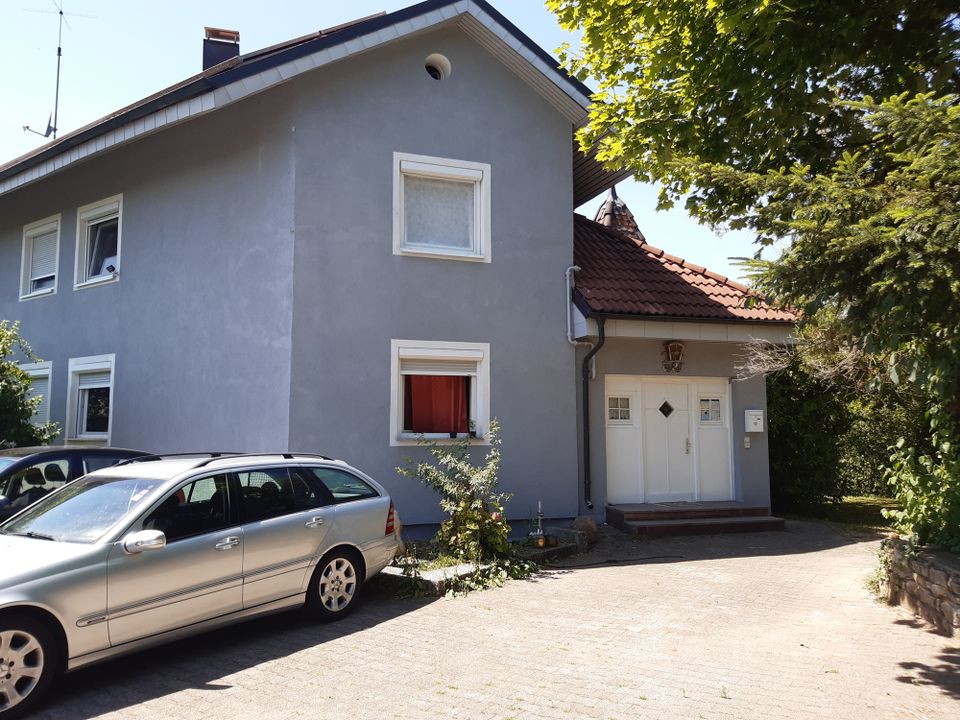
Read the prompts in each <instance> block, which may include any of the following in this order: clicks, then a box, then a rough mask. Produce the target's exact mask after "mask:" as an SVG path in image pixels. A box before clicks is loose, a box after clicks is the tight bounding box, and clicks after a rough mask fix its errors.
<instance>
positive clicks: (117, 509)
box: [0, 476, 164, 543]
mask: <svg viewBox="0 0 960 720" xmlns="http://www.w3.org/2000/svg"><path fill="white" fill-rule="evenodd" d="M163 482H164V481H163V480H160V479H144V478H116V477H105V476H88V477H85V478H81V479H79V480H76V481H74V482H72V483H70V484H69V485H67V486H66V487H64V488H63V490H61V491H60V492H57V493H53V494H52V495H50V496H49V497H47V498H44V499H43V500H42V501H40V502H39V503H37V505H36V506H35V507H33V508H31V509H30V510H28V511H26V512H25V513H23V514H22V515H20V516H18V517H17V518H15V519H13V520H11V521H9V522H6V523H4V524H3V525H0V533H3V534H5V535H26V536H28V537H37V538H44V539H50V540H62V541H64V542H79V543H92V542H96V541H97V540H98V539H99V538H101V537H102V536H103V535H104V533H106V532H107V530H109V529H110V528H111V527H113V526H114V525H115V524H116V523H117V522H119V521H120V519H121V518H123V516H124V515H126V514H127V513H129V512H130V511H132V510H134V509H136V508H138V507H140V506H141V505H143V504H144V502H145V501H146V500H147V498H148V497H149V496H150V494H151V492H152V491H153V490H156V489H157V488H158V487H160V485H162V484H163Z"/></svg>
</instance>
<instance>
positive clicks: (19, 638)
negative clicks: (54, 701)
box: [0, 614, 60, 720]
mask: <svg viewBox="0 0 960 720" xmlns="http://www.w3.org/2000/svg"><path fill="white" fill-rule="evenodd" d="M59 667H60V659H59V657H58V653H57V644H56V641H55V640H54V637H53V634H52V633H51V632H50V630H49V629H47V627H46V626H45V625H44V624H43V623H41V622H39V621H37V620H35V619H33V618H31V617H28V616H24V615H20V614H10V615H5V616H3V617H0V718H2V719H3V720H12V718H16V717H20V716H21V715H23V714H25V713H28V712H30V711H31V710H32V709H33V708H35V707H36V706H37V705H38V704H39V703H40V702H42V701H43V699H44V696H45V695H46V694H47V692H48V690H49V688H50V685H51V684H52V683H53V681H54V679H55V677H56V675H57V673H58V670H59Z"/></svg>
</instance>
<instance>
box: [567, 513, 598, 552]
mask: <svg viewBox="0 0 960 720" xmlns="http://www.w3.org/2000/svg"><path fill="white" fill-rule="evenodd" d="M573 529H574V530H579V531H580V532H582V533H583V534H584V535H585V536H586V538H587V542H588V543H589V544H590V545H594V544H595V543H596V542H597V540H599V539H600V534H599V532H598V531H597V523H596V522H595V521H594V519H593V518H592V517H590V516H589V515H581V516H579V517H578V518H576V519H575V520H574V521H573Z"/></svg>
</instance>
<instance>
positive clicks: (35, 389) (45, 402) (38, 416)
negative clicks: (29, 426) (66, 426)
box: [27, 375, 50, 423]
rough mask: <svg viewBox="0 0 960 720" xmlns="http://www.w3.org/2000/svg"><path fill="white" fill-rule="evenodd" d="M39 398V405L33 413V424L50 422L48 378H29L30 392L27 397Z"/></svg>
mask: <svg viewBox="0 0 960 720" xmlns="http://www.w3.org/2000/svg"><path fill="white" fill-rule="evenodd" d="M37 395H40V396H41V399H40V404H39V405H38V406H37V409H36V411H35V412H34V413H33V422H35V423H45V422H48V421H49V420H50V376H49V375H35V376H33V377H32V378H31V382H30V390H29V392H28V393H27V397H31V398H34V397H36V396H37Z"/></svg>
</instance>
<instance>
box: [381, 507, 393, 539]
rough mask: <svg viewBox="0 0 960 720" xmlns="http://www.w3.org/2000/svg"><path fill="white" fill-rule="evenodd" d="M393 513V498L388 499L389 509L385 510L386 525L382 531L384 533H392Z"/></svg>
mask: <svg viewBox="0 0 960 720" xmlns="http://www.w3.org/2000/svg"><path fill="white" fill-rule="evenodd" d="M393 525H394V513H393V500H391V501H390V510H388V511H387V527H386V529H385V530H384V531H383V534H384V535H393Z"/></svg>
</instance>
